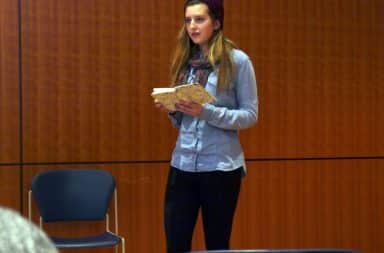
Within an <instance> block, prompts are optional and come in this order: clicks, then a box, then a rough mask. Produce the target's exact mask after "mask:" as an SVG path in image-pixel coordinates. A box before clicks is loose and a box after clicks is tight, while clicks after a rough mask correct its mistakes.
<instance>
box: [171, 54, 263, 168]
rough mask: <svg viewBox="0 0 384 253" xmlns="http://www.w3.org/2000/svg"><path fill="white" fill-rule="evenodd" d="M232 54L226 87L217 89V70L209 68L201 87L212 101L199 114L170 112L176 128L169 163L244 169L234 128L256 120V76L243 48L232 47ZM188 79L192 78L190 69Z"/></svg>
mask: <svg viewBox="0 0 384 253" xmlns="http://www.w3.org/2000/svg"><path fill="white" fill-rule="evenodd" d="M232 55H233V60H234V63H235V74H234V78H233V80H232V84H231V88H230V89H229V90H224V91H222V92H220V93H217V89H216V88H217V86H216V85H217V73H216V72H211V73H210V75H209V77H208V81H207V84H206V87H205V89H206V90H207V91H208V92H209V93H211V94H212V95H214V96H215V97H216V101H215V102H213V103H210V104H205V105H204V106H203V111H202V113H201V114H200V116H199V117H193V116H189V115H186V114H183V113H181V112H176V114H174V115H172V116H170V119H171V121H172V124H173V125H174V126H175V127H176V128H178V129H179V136H178V139H177V142H176V146H175V149H174V150H173V154H172V160H171V166H173V167H176V168H178V169H180V170H183V171H188V172H206V171H214V170H220V171H231V170H235V169H237V168H239V167H241V166H243V168H244V170H245V159H244V153H243V150H242V147H241V145H240V141H239V137H238V130H240V129H245V128H249V127H251V126H252V125H253V124H255V123H256V120H257V116H258V99H257V87H256V77H255V71H254V69H253V65H252V62H251V61H250V59H249V57H248V56H247V55H246V54H245V53H244V52H243V51H241V50H239V49H233V52H232ZM189 79H191V80H193V79H194V76H193V71H191V74H190V76H189ZM244 172H245V171H244Z"/></svg>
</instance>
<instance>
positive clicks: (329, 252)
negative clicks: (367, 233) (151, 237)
mask: <svg viewBox="0 0 384 253" xmlns="http://www.w3.org/2000/svg"><path fill="white" fill-rule="evenodd" d="M190 253H358V252H357V251H354V250H346V249H285V250H284V249H280V250H255V249H247V250H205V251H204V250H203V251H191V252H190Z"/></svg>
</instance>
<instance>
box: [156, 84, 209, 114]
mask: <svg viewBox="0 0 384 253" xmlns="http://www.w3.org/2000/svg"><path fill="white" fill-rule="evenodd" d="M151 96H152V97H153V98H154V99H156V100H158V101H159V102H160V103H162V104H163V105H164V106H165V107H166V108H167V109H168V110H171V111H175V110H176V108H175V104H176V103H177V102H178V101H179V100H187V101H193V102H195V103H199V104H206V103H210V102H212V101H215V100H216V98H215V97H214V96H212V95H211V94H209V93H208V91H206V90H205V89H204V87H203V86H201V85H200V84H183V85H179V86H176V87H173V88H153V92H152V94H151Z"/></svg>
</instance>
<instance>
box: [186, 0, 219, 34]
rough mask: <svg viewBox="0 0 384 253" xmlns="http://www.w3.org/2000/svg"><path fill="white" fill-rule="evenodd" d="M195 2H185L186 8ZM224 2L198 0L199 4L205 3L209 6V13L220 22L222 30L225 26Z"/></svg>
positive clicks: (190, 0) (188, 0)
mask: <svg viewBox="0 0 384 253" xmlns="http://www.w3.org/2000/svg"><path fill="white" fill-rule="evenodd" d="M192 1H194V0H187V1H186V2H185V7H186V6H187V5H188V3H189V2H192ZM223 1H224V0H198V1H197V2H201V3H205V4H206V5H207V6H208V9H209V11H210V12H211V13H212V16H213V18H214V19H217V20H219V22H220V29H223V26H224V4H223ZM184 9H185V8H184Z"/></svg>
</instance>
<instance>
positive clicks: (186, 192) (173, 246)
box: [164, 167, 242, 253]
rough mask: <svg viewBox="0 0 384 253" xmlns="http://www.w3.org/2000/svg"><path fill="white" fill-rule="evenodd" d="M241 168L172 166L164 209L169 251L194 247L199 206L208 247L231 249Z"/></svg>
mask: <svg viewBox="0 0 384 253" xmlns="http://www.w3.org/2000/svg"><path fill="white" fill-rule="evenodd" d="M241 171H242V168H239V169H236V170H234V171H230V172H222V171H214V172H198V173H192V172H184V171H181V170H178V169H176V168H172V167H171V169H170V171H169V175H168V184H167V189H166V196H165V210H164V222H165V232H166V237H167V252H168V253H180V252H187V251H190V250H191V242H192V236H193V230H194V227H195V224H196V221H197V217H198V212H199V209H200V207H201V212H202V218H203V226H204V236H205V244H206V248H207V250H219V249H229V240H230V236H231V230H232V221H233V216H234V213H235V209H236V204H237V199H238V196H239V191H240V185H241Z"/></svg>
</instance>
